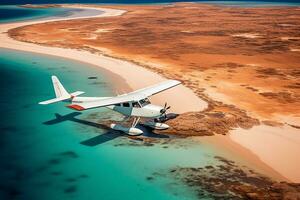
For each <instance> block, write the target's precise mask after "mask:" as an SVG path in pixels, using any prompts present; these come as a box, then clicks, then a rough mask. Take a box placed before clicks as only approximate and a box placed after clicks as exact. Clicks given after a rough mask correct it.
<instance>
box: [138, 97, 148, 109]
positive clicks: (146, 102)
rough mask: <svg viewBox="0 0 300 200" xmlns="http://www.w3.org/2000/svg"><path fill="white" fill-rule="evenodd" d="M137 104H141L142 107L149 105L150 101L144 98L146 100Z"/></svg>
mask: <svg viewBox="0 0 300 200" xmlns="http://www.w3.org/2000/svg"><path fill="white" fill-rule="evenodd" d="M139 103H140V104H141V106H142V107H144V106H146V105H148V104H150V101H149V99H148V98H146V99H142V100H140V101H139Z"/></svg>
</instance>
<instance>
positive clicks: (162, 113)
mask: <svg viewBox="0 0 300 200" xmlns="http://www.w3.org/2000/svg"><path fill="white" fill-rule="evenodd" d="M170 108H171V106H168V104H167V102H166V103H165V105H164V108H163V109H161V110H160V113H161V116H162V117H164V118H165V119H166V118H167V110H169V109H170Z"/></svg>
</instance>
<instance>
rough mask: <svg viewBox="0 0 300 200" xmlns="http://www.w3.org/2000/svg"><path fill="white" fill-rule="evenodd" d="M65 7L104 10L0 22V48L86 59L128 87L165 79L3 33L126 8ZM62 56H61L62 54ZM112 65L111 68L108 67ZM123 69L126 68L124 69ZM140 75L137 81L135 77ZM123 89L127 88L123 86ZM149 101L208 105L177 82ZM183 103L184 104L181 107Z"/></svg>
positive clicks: (197, 107)
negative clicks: (59, 16) (174, 86)
mask: <svg viewBox="0 0 300 200" xmlns="http://www.w3.org/2000/svg"><path fill="white" fill-rule="evenodd" d="M64 7H66V8H81V9H82V8H84V9H97V10H99V11H103V13H101V14H99V15H96V16H89V17H88V16H84V17H74V18H73V17H72V16H69V17H67V18H57V19H49V20H36V21H30V22H17V23H9V24H1V25H0V32H1V35H0V40H1V44H0V47H2V48H8V49H18V50H23V51H29V52H34V53H42V54H48V55H52V56H59V57H65V58H69V59H73V60H77V61H81V62H85V63H88V64H92V65H96V66H98V67H101V68H103V69H106V70H108V71H110V72H111V73H113V74H115V75H118V76H120V77H122V78H124V79H125V81H126V83H127V84H128V85H129V87H130V89H132V90H136V89H140V88H143V87H147V86H149V85H152V84H155V83H158V82H161V81H164V80H166V79H165V78H164V77H162V76H160V75H158V74H157V73H154V72H151V71H149V70H147V69H145V68H142V67H140V66H138V65H136V64H133V63H130V62H128V61H124V60H118V59H115V58H112V57H107V56H105V55H101V54H92V53H90V52H88V51H83V50H79V49H63V48H57V47H48V46H41V45H36V44H32V43H25V42H20V41H16V40H14V39H12V38H10V37H9V36H8V35H7V34H6V32H7V31H8V30H10V29H14V28H18V27H23V26H28V25H33V24H38V23H45V22H53V21H65V20H71V19H84V18H96V17H113V16H119V15H122V14H124V13H125V12H126V11H124V10H117V9H109V8H92V7H85V6H82V5H79V6H77V5H76V4H75V5H64ZM62 55H63V56H62ZM110 66H112V67H110ZM124 69H126V71H125V70H124ZM136 77H139V80H137V79H136ZM122 89H126V88H122ZM177 93H180V94H181V95H182V98H178V96H176V94H177ZM183 97H185V98H188V99H189V104H188V105H186V104H185V98H183ZM151 100H152V101H153V102H154V103H156V104H162V105H163V104H164V103H165V101H167V102H168V104H169V105H170V106H171V111H172V112H176V113H179V114H181V113H184V112H189V111H202V110H204V109H206V108H207V106H208V104H207V103H206V102H205V101H203V100H201V99H200V98H199V97H197V96H196V95H195V94H194V93H193V92H192V90H190V89H189V88H187V87H185V86H183V85H180V86H178V87H176V88H174V89H172V90H171V91H166V92H164V93H162V94H158V95H156V96H154V97H152V98H151ZM182 105H186V106H182Z"/></svg>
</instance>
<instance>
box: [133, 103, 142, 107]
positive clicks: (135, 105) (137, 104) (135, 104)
mask: <svg viewBox="0 0 300 200" xmlns="http://www.w3.org/2000/svg"><path fill="white" fill-rule="evenodd" d="M132 107H135V108H140V107H141V106H140V104H139V103H138V102H133V103H132Z"/></svg>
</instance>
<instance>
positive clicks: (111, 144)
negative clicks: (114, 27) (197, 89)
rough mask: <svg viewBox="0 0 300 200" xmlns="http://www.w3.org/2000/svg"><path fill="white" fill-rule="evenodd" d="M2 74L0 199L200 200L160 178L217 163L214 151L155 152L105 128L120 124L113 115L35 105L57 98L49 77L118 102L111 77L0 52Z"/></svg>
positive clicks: (185, 147)
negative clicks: (111, 121)
mask: <svg viewBox="0 0 300 200" xmlns="http://www.w3.org/2000/svg"><path fill="white" fill-rule="evenodd" d="M0 73H1V76H2V78H1V82H0V87H1V105H0V107H1V110H2V112H1V113H2V115H1V127H0V128H1V140H0V141H1V149H0V158H1V169H0V170H1V173H0V180H1V184H0V198H1V197H3V198H8V199H10V198H16V199H31V200H34V199H69V198H71V199H138V198H141V199H194V198H196V197H195V194H194V193H193V191H190V189H188V188H187V187H186V186H184V185H183V184H181V183H176V182H174V180H172V179H171V178H170V177H164V176H163V175H162V176H155V173H164V172H165V171H166V170H168V169H170V168H174V167H176V166H178V167H180V166H182V167H188V166H195V167H196V166H204V165H207V164H212V163H213V162H214V159H213V156H214V155H216V152H215V150H214V149H213V148H212V147H210V146H207V145H205V144H202V145H201V144H200V145H199V144H198V143H197V144H194V143H192V142H191V141H189V140H182V139H174V140H172V142H171V144H168V142H167V143H166V144H162V142H160V143H159V144H154V145H149V144H147V143H143V142H142V141H136V140H132V139H129V138H128V137H126V136H124V135H120V134H116V133H113V132H109V130H108V129H106V128H105V127H104V125H101V123H102V120H101V119H103V120H104V118H109V119H110V118H112V119H119V118H120V117H121V116H120V115H119V114H117V113H114V112H113V111H110V110H108V109H105V108H103V109H97V110H92V111H88V112H83V113H78V112H73V111H72V110H69V109H67V108H66V107H65V104H66V103H58V104H53V105H49V106H42V105H38V104H37V102H39V101H41V100H45V99H49V98H52V97H53V95H54V94H53V93H54V92H53V89H52V85H51V80H50V76H51V75H57V76H58V77H59V78H60V79H61V81H62V83H63V84H64V85H65V87H66V88H67V89H68V90H69V91H76V90H83V91H85V92H87V94H88V95H98V96H109V95H113V94H112V92H111V91H112V90H111V88H110V85H111V82H110V80H109V79H107V76H106V75H105V74H106V73H105V72H103V71H100V70H99V69H98V68H97V67H94V66H90V65H86V64H83V63H79V62H74V61H71V60H66V59H62V58H57V57H49V56H43V55H39V54H32V53H24V52H18V51H12V50H5V49H0ZM91 76H93V77H97V79H89V77H91ZM55 115H60V116H65V117H64V120H57V119H56V117H55ZM55 119H56V120H55ZM60 119H62V118H60ZM49 121H50V122H49ZM103 127H104V128H103ZM164 140H166V139H160V141H164ZM147 177H152V178H147Z"/></svg>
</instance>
